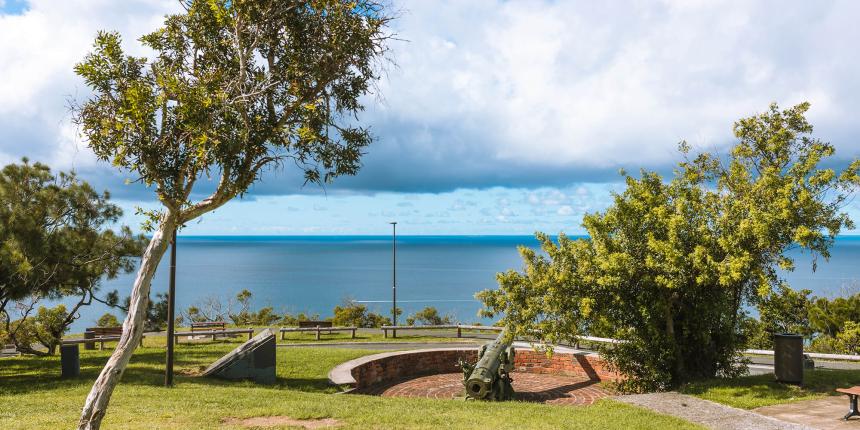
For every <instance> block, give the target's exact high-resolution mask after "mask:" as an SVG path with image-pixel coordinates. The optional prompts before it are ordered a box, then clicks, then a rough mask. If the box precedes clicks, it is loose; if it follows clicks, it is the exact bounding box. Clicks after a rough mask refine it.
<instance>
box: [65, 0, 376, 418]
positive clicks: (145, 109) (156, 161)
mask: <svg viewBox="0 0 860 430" xmlns="http://www.w3.org/2000/svg"><path fill="white" fill-rule="evenodd" d="M181 3H182V5H183V6H184V7H185V9H186V11H185V13H182V14H178V15H171V16H168V17H166V18H165V21H164V26H163V27H162V28H160V29H158V30H156V31H155V32H153V33H150V34H148V35H146V36H143V37H142V38H141V39H140V41H141V42H142V43H143V45H145V46H146V47H148V48H149V49H151V50H152V51H153V52H154V57H153V58H152V59H151V60H147V59H146V58H139V57H132V56H128V55H126V54H125V53H124V52H123V49H122V44H121V40H120V36H119V35H118V34H116V33H106V32H102V33H99V35H98V37H97V38H96V41H95V48H94V51H93V52H92V53H90V54H89V55H88V56H87V57H86V59H85V60H84V61H83V62H81V63H80V64H78V65H77V66H76V67H75V71H76V73H77V74H78V75H80V76H82V77H83V78H84V80H85V81H86V83H87V85H88V86H90V87H91V88H92V89H93V91H94V96H93V97H92V98H91V99H90V100H88V101H86V102H85V103H83V104H82V105H81V106H77V107H76V112H77V114H76V119H77V124H79V126H80V128H81V131H82V132H83V134H84V136H85V137H86V138H87V140H88V144H89V146H90V148H91V149H92V150H93V152H94V153H95V154H96V155H97V156H98V157H99V158H100V159H102V160H105V161H110V162H112V163H113V164H114V165H115V166H117V167H118V168H121V169H125V170H127V171H129V172H131V173H132V174H134V175H136V176H137V178H138V179H139V180H140V181H141V182H143V183H144V184H145V185H147V186H153V187H154V191H155V194H156V196H157V198H158V201H159V202H160V203H161V204H162V206H163V207H162V209H161V210H160V211H156V212H151V213H149V216H150V218H149V220H150V222H149V227H151V228H152V231H153V233H152V238H151V240H150V243H149V246H148V247H147V249H146V251H145V252H144V254H143V257H142V259H141V265H140V269H139V271H138V275H137V278H136V279H135V281H134V286H133V288H132V295H131V306H130V307H129V313H128V316H127V317H126V320H125V323H124V330H123V335H122V337H121V339H120V341H119V343H118V346H117V348H116V350H115V351H114V354H113V355H112V356H111V358H110V359H109V360H108V362H107V364H106V365H105V367H104V369H103V370H102V372H101V374H100V375H99V377H98V379H97V380H96V382H95V384H94V385H93V388H92V390H91V391H90V394H89V396H88V397H87V400H86V404H85V406H84V408H83V411H82V414H81V420H80V423H79V428H80V429H97V428H99V426H100V424H101V420H102V418H103V417H104V414H105V413H106V409H107V406H108V401H109V399H110V396H111V393H112V392H113V389H114V387H115V386H116V384H117V383H118V381H119V379H120V377H121V376H122V373H123V371H124V369H125V367H126V365H127V364H128V361H129V359H130V358H131V355H132V353H133V351H134V348H135V345H137V344H138V342H139V340H140V337H141V335H142V332H143V320H144V315H145V314H146V309H147V302H148V298H149V290H150V281H151V280H152V276H153V274H154V273H155V269H156V267H157V265H158V262H159V261H160V260H161V257H162V256H163V255H164V252H165V250H166V249H167V246H168V243H169V242H170V237H171V236H172V235H173V233H174V232H175V231H176V229H177V228H179V227H180V226H182V225H183V224H185V223H187V222H189V221H191V220H193V219H195V218H198V217H200V216H201V215H203V214H205V213H207V212H210V211H212V210H214V209H216V208H218V207H220V206H222V205H224V204H225V203H226V202H228V201H229V200H231V199H232V198H233V197H235V196H238V195H241V194H243V193H245V192H246V191H247V190H248V188H249V187H250V186H251V185H252V184H253V183H254V182H255V181H256V180H257V179H258V178H259V177H260V175H261V174H262V173H263V172H264V170H265V169H266V168H268V167H272V166H275V165H279V164H280V163H283V162H290V163H294V164H295V165H297V166H298V167H299V168H300V169H301V170H302V172H303V174H304V178H305V181H306V182H312V183H322V182H326V181H328V180H331V179H332V178H334V177H336V176H338V175H351V174H354V173H356V172H357V171H358V168H359V166H360V157H361V155H362V151H363V149H364V148H365V147H366V146H367V145H368V144H369V143H370V142H371V135H370V133H369V131H368V130H366V129H364V128H361V127H359V126H357V125H356V124H355V121H354V119H353V118H354V117H355V115H356V114H357V113H358V112H359V111H361V110H362V101H361V97H362V96H364V95H366V94H367V93H368V92H370V89H371V87H370V86H371V85H372V83H373V82H374V81H375V80H376V79H377V77H378V73H377V70H378V66H379V60H380V59H381V58H382V56H383V54H384V52H385V42H386V40H387V38H388V37H389V36H390V35H389V34H388V33H386V24H387V23H388V22H389V17H388V16H387V15H386V13H385V12H386V11H385V10H384V9H383V7H382V6H380V5H379V4H377V3H375V2H373V1H369V0H357V1H353V0H324V1H282V0H212V1H190V0H183V1H182V2H181ZM213 176H214V177H217V178H218V179H217V181H216V182H215V185H214V190H213V191H212V193H211V194H210V195H209V196H208V197H204V198H202V199H201V200H197V201H193V199H194V198H195V197H196V196H197V195H199V193H201V192H203V190H205V189H211V188H212V186H210V185H209V183H208V182H209V181H208V180H207V179H208V178H211V177H213Z"/></svg>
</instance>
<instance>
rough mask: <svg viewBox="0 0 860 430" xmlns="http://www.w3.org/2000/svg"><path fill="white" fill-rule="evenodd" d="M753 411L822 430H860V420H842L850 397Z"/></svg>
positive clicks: (789, 404) (766, 407)
mask: <svg viewBox="0 0 860 430" xmlns="http://www.w3.org/2000/svg"><path fill="white" fill-rule="evenodd" d="M753 411H755V412H757V413H759V414H762V415H767V416H769V417H773V418H776V419H779V420H783V421H789V422H793V423H798V424H804V425H808V426H811V427H813V428H817V429H820V430H860V418H856V417H855V418H851V420H850V421H845V420H843V419H841V418H842V417H843V416H845V414H847V413H848V396H830V397H825V398H823V399H814V400H804V401H802V402H792V403H786V404H782V405H773V406H764V407H761V408H757V409H753Z"/></svg>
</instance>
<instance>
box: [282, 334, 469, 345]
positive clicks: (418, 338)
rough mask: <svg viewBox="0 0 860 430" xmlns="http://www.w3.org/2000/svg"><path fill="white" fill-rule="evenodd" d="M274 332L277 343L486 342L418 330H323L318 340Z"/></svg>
mask: <svg viewBox="0 0 860 430" xmlns="http://www.w3.org/2000/svg"><path fill="white" fill-rule="evenodd" d="M275 334H276V335H277V336H278V343H319V342H390V343H398V342H463V343H464V344H469V343H475V342H486V341H485V340H483V339H467V338H459V339H458V338H457V337H456V336H455V337H439V336H426V335H422V334H421V332H420V331H413V332H411V333H397V337H396V338H392V337H391V336H389V337H387V338H386V337H383V335H382V333H367V332H362V331H358V332H356V333H355V339H353V338H352V333H350V332H334V333H332V334H326V333H325V332H323V333H322V334H321V335H320V340H316V333H310V332H308V333H301V332H299V333H295V332H288V333H286V337H285V339H284V340H281V335H280V333H278V332H277V331H275Z"/></svg>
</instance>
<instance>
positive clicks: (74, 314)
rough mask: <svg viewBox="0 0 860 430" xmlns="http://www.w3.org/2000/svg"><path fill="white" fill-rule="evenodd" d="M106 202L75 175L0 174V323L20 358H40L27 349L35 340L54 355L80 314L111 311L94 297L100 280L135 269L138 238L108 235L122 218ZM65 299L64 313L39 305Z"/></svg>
mask: <svg viewBox="0 0 860 430" xmlns="http://www.w3.org/2000/svg"><path fill="white" fill-rule="evenodd" d="M109 199H110V195H109V194H108V193H107V192H105V193H102V194H99V193H97V192H95V190H93V188H92V187H91V186H90V185H89V184H87V183H86V182H83V181H80V180H78V178H77V177H76V176H75V174H74V173H64V172H61V173H59V174H58V175H54V174H52V173H51V170H50V169H49V168H48V166H45V165H43V164H40V163H35V164H31V163H30V162H29V161H28V160H26V159H24V160H23V162H22V163H21V164H10V165H8V166H5V167H4V168H3V169H2V171H0V201H2V202H3V204H2V205H0V322H2V323H3V324H4V325H5V330H4V331H5V332H6V333H7V334H6V336H7V338H8V340H9V341H11V342H13V343H15V344H16V346H17V347H18V349H19V350H20V351H22V352H25V353H30V354H39V355H41V354H44V353H43V352H42V351H40V350H37V349H34V348H33V346H35V343H33V342H35V341H38V343H41V344H42V345H44V346H45V347H46V348H47V350H48V353H49V354H52V353H53V352H54V350H55V349H56V346H57V344H58V343H59V340H60V338H61V337H62V335H63V334H64V333H65V332H66V330H67V329H68V327H69V326H70V325H71V324H72V323H73V322H74V321H75V320H76V319H77V318H78V317H79V313H78V311H79V310H80V308H81V307H83V306H87V305H89V304H91V303H92V302H93V301H94V300H95V301H100V302H108V304H110V302H109V300H105V299H102V298H100V297H99V295H98V294H97V292H98V290H99V286H100V284H101V281H102V280H103V279H105V278H115V277H116V276H117V275H118V274H119V273H124V272H130V271H131V270H133V269H134V260H133V257H132V256H134V255H136V254H138V253H139V252H140V249H142V247H143V242H142V240H143V239H142V237H139V236H137V237H136V236H134V235H132V234H131V231H130V230H129V229H128V228H127V227H123V228H121V229H120V230H119V231H118V232H115V231H113V230H110V229H109V228H107V227H108V226H110V225H111V224H114V223H116V221H117V220H118V219H119V217H120V216H121V215H122V210H121V209H120V208H119V207H117V206H115V205H113V204H111V203H110V202H109ZM66 297H78V300H77V302H76V303H74V304H72V305H70V307H69V308H66V307H55V308H53V309H48V308H45V307H42V306H39V303H40V301H41V300H42V299H52V300H57V299H60V298H66ZM10 305H11V306H12V307H14V308H15V310H16V311H17V313H18V315H13V313H12V312H11V309H10V308H9V307H10ZM33 312H37V313H38V315H36V316H35V319H33V318H34V315H33V314H32V313H33ZM16 318H17V319H20V323H15V320H16ZM48 320H50V322H48ZM28 321H29V322H35V325H34V324H30V323H29V322H28ZM13 324H14V325H15V327H14V328H13V327H12V325H13ZM29 327H32V328H34V329H38V330H36V332H32V331H30V330H28V328H29Z"/></svg>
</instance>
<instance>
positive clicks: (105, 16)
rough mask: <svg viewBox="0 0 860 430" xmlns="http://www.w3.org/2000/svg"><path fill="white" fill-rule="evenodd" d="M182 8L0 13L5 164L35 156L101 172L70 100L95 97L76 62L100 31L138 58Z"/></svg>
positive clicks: (35, 1)
mask: <svg viewBox="0 0 860 430" xmlns="http://www.w3.org/2000/svg"><path fill="white" fill-rule="evenodd" d="M177 8H178V2H176V1H173V0H150V1H144V0H131V1H122V2H117V1H111V0H30V1H29V2H28V10H26V11H25V12H24V13H23V14H20V15H0V58H2V59H3V61H0V77H2V79H0V130H2V131H0V163H6V162H10V161H14V160H16V159H18V158H20V157H21V156H25V155H29V156H31V157H35V158H38V159H39V160H40V161H46V162H48V163H51V164H52V165H54V166H57V167H60V168H65V169H67V168H71V167H91V166H93V164H94V157H93V156H92V154H91V152H90V151H89V150H87V149H86V148H84V147H81V145H80V144H79V142H77V139H76V138H75V131H74V128H73V127H72V126H71V124H69V118H68V108H67V99H68V98H69V97H75V98H83V97H86V95H87V94H88V90H87V88H86V86H85V85H84V84H83V83H82V81H81V80H79V79H78V78H77V77H76V76H75V75H74V73H73V71H72V68H73V66H74V64H75V63H77V62H79V61H81V60H82V59H83V57H84V55H86V53H87V52H88V51H89V50H90V48H91V46H92V43H93V40H94V38H95V35H96V32H97V31H99V30H116V31H119V32H120V33H121V34H122V35H123V36H124V38H125V42H126V43H125V44H126V46H127V49H128V50H129V52H130V53H133V54H140V53H142V51H141V48H140V47H139V44H137V43H136V41H135V39H136V38H137V37H139V36H141V35H143V34H145V33H147V32H149V31H152V30H153V29H154V28H156V26H157V25H158V24H159V23H160V22H161V21H162V18H163V16H164V15H165V14H166V13H168V12H172V11H175V10H176V9H177Z"/></svg>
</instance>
